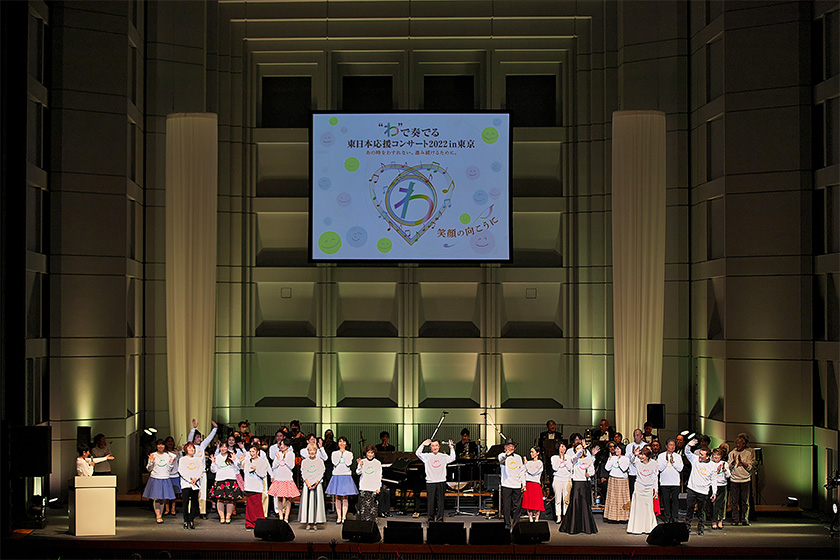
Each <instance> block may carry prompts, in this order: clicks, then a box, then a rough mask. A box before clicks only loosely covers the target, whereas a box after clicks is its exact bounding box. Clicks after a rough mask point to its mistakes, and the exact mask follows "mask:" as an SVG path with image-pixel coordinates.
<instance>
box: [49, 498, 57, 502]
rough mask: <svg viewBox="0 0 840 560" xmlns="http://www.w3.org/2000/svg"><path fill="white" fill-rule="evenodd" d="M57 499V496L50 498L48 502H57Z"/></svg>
mask: <svg viewBox="0 0 840 560" xmlns="http://www.w3.org/2000/svg"><path fill="white" fill-rule="evenodd" d="M57 501H58V498H50V502H49V503H53V502H57Z"/></svg>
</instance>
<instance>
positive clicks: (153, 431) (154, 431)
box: [148, 426, 157, 434]
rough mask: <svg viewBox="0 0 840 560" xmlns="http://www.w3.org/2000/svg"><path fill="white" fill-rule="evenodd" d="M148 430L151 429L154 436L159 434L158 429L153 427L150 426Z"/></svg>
mask: <svg viewBox="0 0 840 560" xmlns="http://www.w3.org/2000/svg"><path fill="white" fill-rule="evenodd" d="M148 429H149V431H150V432H152V433H153V434H156V433H157V428H152V427H151V426H149V428H148Z"/></svg>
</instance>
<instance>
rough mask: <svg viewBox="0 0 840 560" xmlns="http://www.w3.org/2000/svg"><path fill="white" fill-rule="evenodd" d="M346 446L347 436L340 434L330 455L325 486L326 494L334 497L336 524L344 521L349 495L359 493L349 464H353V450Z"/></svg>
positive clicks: (348, 507)
mask: <svg viewBox="0 0 840 560" xmlns="http://www.w3.org/2000/svg"><path fill="white" fill-rule="evenodd" d="M347 447H348V446H347V438H346V437H344V436H341V437H340V438H338V449H336V450H335V451H333V452H332V457H330V460H331V462H332V464H333V471H332V477H330V484H329V486H327V494H329V495H331V496H333V498H334V499H335V511H336V514H338V517H337V518H336V520H335V522H336V523H337V524H338V525H341V524H342V523H344V520H345V519H346V518H347V510H348V509H350V496H355V495H357V494H358V493H359V489H358V488H356V483H355V482H353V474H352V471H351V470H350V467H351V465H353V452H352V451H350V450H349V449H347Z"/></svg>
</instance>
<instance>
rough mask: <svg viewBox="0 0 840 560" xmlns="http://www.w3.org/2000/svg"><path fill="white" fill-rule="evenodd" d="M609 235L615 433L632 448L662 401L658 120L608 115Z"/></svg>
mask: <svg viewBox="0 0 840 560" xmlns="http://www.w3.org/2000/svg"><path fill="white" fill-rule="evenodd" d="M612 230H613V331H614V339H615V416H616V418H615V423H616V424H615V425H616V429H617V430H619V431H621V432H623V433H624V434H626V435H627V437H628V438H630V439H631V440H632V430H634V429H635V428H641V427H642V424H643V423H644V421H645V417H646V414H647V412H646V404H647V403H658V402H660V401H661V393H662V329H663V315H664V307H665V114H664V113H661V112H659V111H616V112H615V113H613V133H612Z"/></svg>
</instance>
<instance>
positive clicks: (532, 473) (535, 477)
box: [525, 459, 545, 484]
mask: <svg viewBox="0 0 840 560" xmlns="http://www.w3.org/2000/svg"><path fill="white" fill-rule="evenodd" d="M543 468H545V467H544V465H543V462H542V461H540V460H539V459H537V460H536V461H527V462H526V463H525V482H536V483H537V484H540V483H541V480H540V479H541V478H542V473H543Z"/></svg>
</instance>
